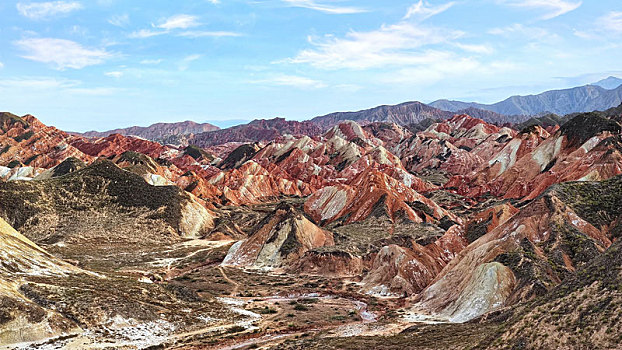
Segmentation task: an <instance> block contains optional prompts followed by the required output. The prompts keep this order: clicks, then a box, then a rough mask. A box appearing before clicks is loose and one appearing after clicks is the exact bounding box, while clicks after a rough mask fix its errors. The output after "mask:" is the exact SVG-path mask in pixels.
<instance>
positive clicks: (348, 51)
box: [286, 21, 464, 69]
mask: <svg viewBox="0 0 622 350" xmlns="http://www.w3.org/2000/svg"><path fill="white" fill-rule="evenodd" d="M463 34H464V33H463V32H460V31H455V30H444V29H441V28H427V27H422V26H419V25H417V24H413V23H410V22H408V21H402V22H400V23H397V24H393V25H383V26H382V27H381V28H380V29H378V30H374V31H370V32H355V31H351V32H349V33H348V34H347V35H346V36H345V38H336V37H333V36H326V37H324V38H322V39H319V40H317V39H316V38H313V37H310V38H309V39H308V41H309V43H310V44H311V45H313V46H314V48H313V49H306V50H303V51H301V52H299V53H298V55H296V56H295V57H293V58H291V59H288V60H286V62H290V63H306V64H311V65H312V66H315V67H318V68H323V69H341V68H350V69H367V68H374V67H382V66H388V65H398V66H401V65H417V64H425V63H429V62H433V61H434V60H435V59H436V58H437V56H438V51H437V50H431V49H427V50H426V49H424V47H425V46H428V45H433V44H440V43H447V42H450V41H452V40H455V39H458V38H459V37H461V36H463Z"/></svg>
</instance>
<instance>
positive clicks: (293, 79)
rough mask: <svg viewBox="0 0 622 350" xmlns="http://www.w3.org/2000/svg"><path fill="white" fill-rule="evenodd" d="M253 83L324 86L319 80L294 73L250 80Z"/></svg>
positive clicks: (315, 87) (308, 86)
mask: <svg viewBox="0 0 622 350" xmlns="http://www.w3.org/2000/svg"><path fill="white" fill-rule="evenodd" d="M251 83H253V84H268V85H278V86H291V87H296V88H304V89H310V88H311V89H320V88H324V87H326V84H324V83H323V82H321V81H318V80H313V79H309V78H306V77H301V76H296V75H278V76H275V77H271V78H268V79H262V80H254V81H251Z"/></svg>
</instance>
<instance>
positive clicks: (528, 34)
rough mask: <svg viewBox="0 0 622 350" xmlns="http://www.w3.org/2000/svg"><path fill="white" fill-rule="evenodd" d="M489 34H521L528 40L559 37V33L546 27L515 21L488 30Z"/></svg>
mask: <svg viewBox="0 0 622 350" xmlns="http://www.w3.org/2000/svg"><path fill="white" fill-rule="evenodd" d="M488 34H492V35H500V36H505V37H512V36H520V37H522V38H525V39H528V40H537V41H550V40H558V39H559V35H557V34H555V33H551V32H550V31H548V30H546V29H544V28H541V27H536V26H525V25H522V24H520V23H514V24H512V25H509V26H506V27H500V28H493V29H491V30H489V31H488Z"/></svg>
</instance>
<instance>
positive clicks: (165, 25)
mask: <svg viewBox="0 0 622 350" xmlns="http://www.w3.org/2000/svg"><path fill="white" fill-rule="evenodd" d="M198 20H199V18H198V17H197V16H192V15H175V16H171V17H169V18H167V19H165V20H163V21H162V23H160V24H158V25H157V26H156V27H157V28H160V29H165V30H172V29H188V28H192V27H196V26H199V25H201V24H200V23H199V22H198Z"/></svg>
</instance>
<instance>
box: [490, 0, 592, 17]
mask: <svg viewBox="0 0 622 350" xmlns="http://www.w3.org/2000/svg"><path fill="white" fill-rule="evenodd" d="M500 2H501V3H503V4H506V5H509V6H514V7H525V8H536V9H545V10H547V13H546V14H545V15H544V16H542V17H541V18H542V19H551V18H555V17H558V16H561V15H563V14H565V13H568V12H570V11H574V10H576V9H577V8H579V7H580V6H581V5H582V4H583V2H582V1H569V0H500Z"/></svg>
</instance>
